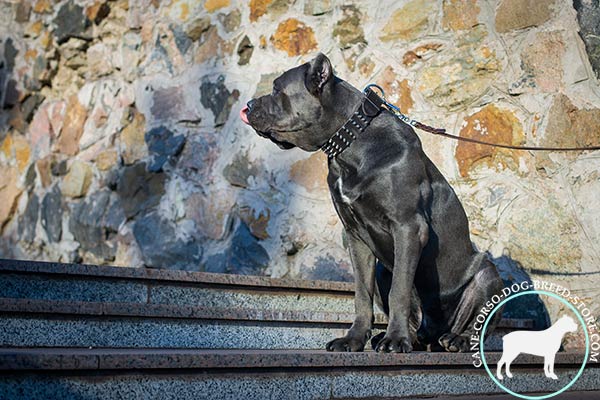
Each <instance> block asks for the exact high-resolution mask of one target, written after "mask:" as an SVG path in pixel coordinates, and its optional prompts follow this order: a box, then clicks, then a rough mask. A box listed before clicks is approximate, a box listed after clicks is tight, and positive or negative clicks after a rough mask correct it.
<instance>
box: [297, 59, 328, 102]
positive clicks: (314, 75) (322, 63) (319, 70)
mask: <svg viewBox="0 0 600 400" xmlns="http://www.w3.org/2000/svg"><path fill="white" fill-rule="evenodd" d="M332 76H333V68H332V67H331V61H329V58H327V56H325V54H323V53H319V54H317V56H316V57H315V58H314V59H313V60H312V61H311V62H310V63H309V67H308V72H307V73H306V78H305V82H304V83H305V85H306V88H307V89H308V91H309V92H310V93H312V94H314V95H315V96H318V95H319V94H321V92H322V91H323V87H324V86H325V84H326V83H327V82H329V81H330V80H331V77H332Z"/></svg>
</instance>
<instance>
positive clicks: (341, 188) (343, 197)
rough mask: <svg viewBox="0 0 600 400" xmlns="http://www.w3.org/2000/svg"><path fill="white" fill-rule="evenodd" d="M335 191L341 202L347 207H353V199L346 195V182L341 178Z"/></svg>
mask: <svg viewBox="0 0 600 400" xmlns="http://www.w3.org/2000/svg"><path fill="white" fill-rule="evenodd" d="M335 191H336V197H337V198H338V199H339V201H341V202H342V203H343V204H346V205H352V199H351V198H350V197H349V196H348V195H346V194H345V193H344V181H343V180H342V177H341V176H340V177H339V178H338V179H337V181H335Z"/></svg>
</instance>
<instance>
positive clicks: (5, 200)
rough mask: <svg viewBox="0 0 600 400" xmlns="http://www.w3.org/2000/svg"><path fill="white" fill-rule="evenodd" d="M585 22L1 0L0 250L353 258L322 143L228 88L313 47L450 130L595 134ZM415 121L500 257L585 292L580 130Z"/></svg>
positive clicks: (545, 4) (589, 292) (163, 262)
mask: <svg viewBox="0 0 600 400" xmlns="http://www.w3.org/2000/svg"><path fill="white" fill-rule="evenodd" d="M599 26H600V8H599V5H598V1H593V0H576V1H575V2H573V3H572V2H569V1H559V0H501V1H491V0H490V1H483V0H480V1H477V0H465V1H458V0H444V1H441V0H440V1H437V0H410V1H405V0H403V1H395V0H381V1H378V2H372V1H355V2H335V1H329V0H296V1H293V0H250V1H249V2H244V1H235V0H205V1H199V0H198V1H191V0H188V1H185V0H172V1H157V0H131V1H123V0H116V1H101V0H97V1H76V0H68V1H56V0H54V1H53V0H37V1H33V2H28V1H6V0H4V1H1V2H0V38H1V40H2V41H1V43H0V49H1V50H2V51H1V52H0V54H2V61H1V62H2V63H1V67H0V68H1V69H0V104H2V105H3V110H2V114H1V117H0V127H1V135H0V144H1V149H0V165H1V166H2V167H1V169H0V175H1V178H0V228H1V229H2V235H1V238H2V239H1V245H0V257H16V258H26V259H40V260H53V261H64V262H85V263H95V264H110V265H123V266H143V265H146V266H152V267H163V268H176V269H187V270H203V271H204V270H205V271H214V272H229V273H242V274H261V275H270V276H275V277H281V276H288V277H302V278H325V279H338V280H349V279H351V276H352V270H351V266H350V264H349V259H348V256H347V254H346V250H345V248H344V238H343V235H342V229H341V226H340V222H339V221H338V218H337V217H336V215H335V212H334V210H333V208H332V205H331V202H330V198H329V195H328V191H327V188H326V185H325V176H326V162H325V158H324V157H323V155H322V154H318V153H315V154H308V153H304V152H302V151H300V150H291V151H281V150H279V149H278V148H277V147H276V146H274V145H273V144H271V143H270V142H268V141H266V140H263V139H260V138H259V137H258V136H257V135H255V134H254V133H253V132H252V131H251V129H249V128H248V127H246V126H244V125H243V124H242V123H241V122H240V121H239V118H238V112H239V109H240V108H241V107H242V106H243V104H245V102H246V101H247V100H248V99H250V98H251V97H253V96H255V95H257V94H260V93H265V92H267V91H270V87H271V81H272V79H273V78H274V77H275V76H277V75H278V74H279V73H280V72H282V71H284V70H286V69H288V68H290V67H293V66H296V65H298V64H300V63H302V62H304V61H307V60H309V59H310V58H312V57H313V56H314V54H315V53H316V52H317V51H319V50H320V51H322V52H324V53H326V54H327V55H328V56H329V57H330V58H331V60H332V61H333V63H334V65H335V69H336V73H337V74H338V75H339V76H341V77H343V78H344V79H346V80H347V81H349V82H351V83H352V84H354V85H355V86H357V87H363V86H364V85H366V84H367V83H370V82H376V83H379V84H380V85H382V86H383V87H384V88H385V90H386V93H387V96H388V98H389V99H390V100H391V101H393V102H394V103H396V104H397V105H398V106H399V107H400V108H401V109H402V110H403V111H404V112H407V113H409V114H410V115H411V116H413V117H414V118H417V119H419V120H421V121H423V122H424V123H428V124H431V125H434V126H439V127H446V128H447V129H448V130H449V131H450V132H452V133H455V134H460V135H461V136H464V137H470V138H479V139H485V140H489V141H494V142H502V143H512V144H527V145H539V146H585V145H592V144H600V85H599V83H598V75H599V74H600V56H599V54H600V42H599V41H598V35H599V34H600V32H599V31H598V29H599ZM418 134H419V136H420V137H421V140H422V142H423V146H424V148H425V151H426V152H427V154H428V155H429V156H430V157H431V159H432V160H433V161H434V162H435V163H436V164H437V166H438V167H439V168H440V169H441V170H442V172H443V173H444V175H445V176H446V177H447V178H448V180H449V181H450V182H451V184H452V185H453V186H454V188H455V189H456V191H457V193H458V194H459V196H460V198H461V199H462V201H463V204H464V206H465V208H466V210H467V213H468V215H469V218H470V223H471V234H472V239H473V241H474V242H475V243H476V245H477V247H478V248H479V249H481V250H487V251H489V252H490V254H491V256H492V257H494V258H495V259H496V261H497V262H498V263H499V264H500V265H501V266H502V268H503V272H504V274H505V275H504V277H505V278H507V279H510V278H511V277H513V278H514V277H516V276H527V275H529V276H530V277H532V278H535V277H542V278H545V279H548V280H552V281H555V282H558V283H562V284H565V285H567V286H569V287H571V289H572V290H573V291H574V292H575V293H577V294H579V295H580V296H581V297H583V298H585V299H587V300H588V302H589V303H590V304H593V300H595V299H597V297H598V294H599V292H600V290H599V289H598V287H599V284H600V272H599V266H600V246H598V243H599V241H600V201H599V197H598V193H600V180H599V178H600V159H599V157H598V152H577V153H559V152H552V153H548V152H537V153H534V152H523V151H507V150H503V149H499V148H491V147H485V146H481V145H475V144H470V143H466V142H459V143H457V142H455V141H452V140H450V139H443V138H440V137H433V136H430V135H428V134H426V133H423V132H418ZM598 306H600V302H596V307H598ZM596 309H597V308H596ZM551 311H552V314H555V312H556V311H557V310H551Z"/></svg>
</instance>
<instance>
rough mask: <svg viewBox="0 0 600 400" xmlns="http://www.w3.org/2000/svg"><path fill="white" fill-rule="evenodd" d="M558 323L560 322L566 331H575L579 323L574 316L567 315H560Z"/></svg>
mask: <svg viewBox="0 0 600 400" xmlns="http://www.w3.org/2000/svg"><path fill="white" fill-rule="evenodd" d="M557 323H559V324H560V326H561V328H562V330H564V331H565V332H575V331H576V330H577V328H578V325H577V324H576V323H575V321H573V318H571V317H569V316H567V315H563V316H562V317H560V319H559V320H558V321H557Z"/></svg>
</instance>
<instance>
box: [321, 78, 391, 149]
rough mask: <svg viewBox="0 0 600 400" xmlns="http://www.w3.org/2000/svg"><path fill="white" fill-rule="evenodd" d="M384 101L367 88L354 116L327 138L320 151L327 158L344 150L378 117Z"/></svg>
mask: <svg viewBox="0 0 600 400" xmlns="http://www.w3.org/2000/svg"><path fill="white" fill-rule="evenodd" d="M383 104H385V103H384V101H383V100H382V99H381V97H379V96H378V95H377V94H376V93H375V92H374V91H373V90H371V88H367V89H366V91H365V95H364V97H363V99H362V101H361V103H360V104H359V106H358V107H357V109H356V110H355V111H354V114H352V116H351V117H350V118H349V119H348V120H347V121H346V123H344V125H342V127H341V128H340V129H338V130H337V131H336V132H335V133H334V134H333V136H331V137H330V138H329V140H327V141H326V142H325V143H324V144H323V145H322V146H321V150H323V152H324V153H325V154H327V157H329V158H330V159H331V158H334V157H337V156H338V155H339V154H340V153H341V152H343V151H344V150H346V149H347V148H348V147H350V145H351V144H352V142H353V141H354V140H356V138H357V137H358V135H360V134H361V133H363V132H364V131H365V129H367V127H368V126H369V124H370V123H371V121H372V120H373V118H375V117H376V116H378V115H379V113H381V110H382V106H383Z"/></svg>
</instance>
